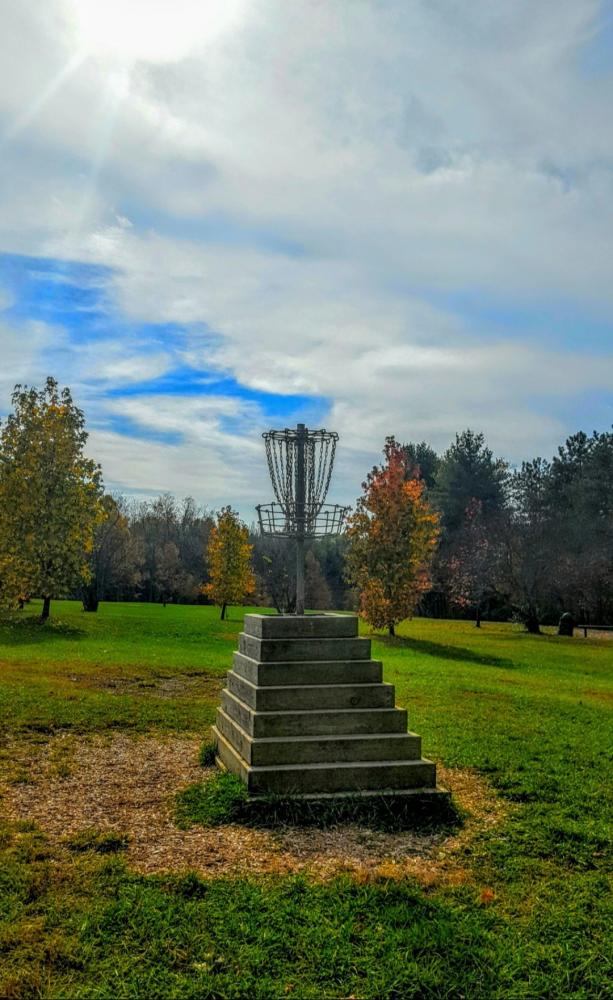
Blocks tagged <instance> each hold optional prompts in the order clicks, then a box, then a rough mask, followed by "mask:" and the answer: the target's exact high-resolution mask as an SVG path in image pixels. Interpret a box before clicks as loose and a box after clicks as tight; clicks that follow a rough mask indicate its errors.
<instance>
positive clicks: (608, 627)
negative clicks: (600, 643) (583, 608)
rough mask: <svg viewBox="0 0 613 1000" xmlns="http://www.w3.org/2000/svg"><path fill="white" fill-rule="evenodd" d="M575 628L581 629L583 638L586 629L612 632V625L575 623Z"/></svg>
mask: <svg viewBox="0 0 613 1000" xmlns="http://www.w3.org/2000/svg"><path fill="white" fill-rule="evenodd" d="M575 628H580V629H582V630H583V637H584V638H585V639H587V633H588V630H589V631H590V632H613V625H575Z"/></svg>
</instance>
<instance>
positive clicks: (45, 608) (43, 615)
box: [40, 597, 51, 622]
mask: <svg viewBox="0 0 613 1000" xmlns="http://www.w3.org/2000/svg"><path fill="white" fill-rule="evenodd" d="M50 607H51V598H50V597H43V610H42V611H41V613H40V620H41V622H46V621H47V619H48V617H49V608H50Z"/></svg>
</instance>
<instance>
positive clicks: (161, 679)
mask: <svg viewBox="0 0 613 1000" xmlns="http://www.w3.org/2000/svg"><path fill="white" fill-rule="evenodd" d="M68 680H69V681H72V683H73V684H76V685H77V686H79V687H87V688H96V689H97V690H99V691H104V692H105V693H107V694H129V695H139V694H140V695H153V696H154V697H156V698H189V697H192V696H193V697H202V696H203V695H206V694H211V695H212V694H213V693H214V692H215V691H218V690H221V687H222V678H218V677H211V676H210V675H208V674H205V673H204V672H201V671H194V673H181V674H150V675H149V676H148V677H147V679H144V678H142V677H108V676H103V677H97V676H96V675H92V674H70V675H69V676H68Z"/></svg>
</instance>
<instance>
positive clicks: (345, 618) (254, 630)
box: [244, 615, 358, 639]
mask: <svg viewBox="0 0 613 1000" xmlns="http://www.w3.org/2000/svg"><path fill="white" fill-rule="evenodd" d="M244 631H245V632H246V634H247V635H253V636H255V637H256V638H257V639H352V638H354V637H355V636H357V634H358V619H357V615H245V625H244Z"/></svg>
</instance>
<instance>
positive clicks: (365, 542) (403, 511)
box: [347, 438, 439, 635]
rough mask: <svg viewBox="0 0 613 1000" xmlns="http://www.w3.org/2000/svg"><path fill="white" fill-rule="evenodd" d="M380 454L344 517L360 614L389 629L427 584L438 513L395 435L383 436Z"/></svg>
mask: <svg viewBox="0 0 613 1000" xmlns="http://www.w3.org/2000/svg"><path fill="white" fill-rule="evenodd" d="M384 454H385V458H386V462H385V464H384V465H383V466H382V467H381V468H377V467H375V468H374V469H373V470H372V472H370V473H369V474H368V476H367V479H366V482H365V483H363V489H364V493H363V495H362V496H361V497H360V499H359V500H358V504H357V510H356V512H355V514H353V515H352V516H351V518H350V519H349V527H348V530H347V535H348V537H349V542H350V546H349V555H348V559H347V567H348V578H349V580H350V582H351V583H353V584H354V586H356V587H357V589H358V591H359V595H360V614H361V615H362V617H364V618H365V619H366V621H367V622H369V624H370V625H372V626H373V627H374V628H387V629H389V632H390V634H391V635H393V634H394V628H395V626H396V624H397V623H398V622H400V621H402V620H403V619H404V618H408V617H410V616H411V615H412V613H413V611H414V610H415V605H416V604H417V601H418V600H419V597H420V595H421V594H422V593H423V592H424V590H426V589H427V588H428V587H429V585H430V578H429V567H430V562H431V559H432V555H433V552H434V548H435V546H436V543H437V539H438V534H439V530H438V516H437V514H436V513H435V512H434V511H433V510H432V508H431V507H430V505H429V503H428V502H427V500H426V499H425V497H424V483H423V482H422V480H421V479H418V478H416V476H415V474H414V471H413V470H412V469H411V468H410V467H409V466H408V464H407V458H406V454H405V452H404V450H403V449H402V448H401V447H400V446H399V445H398V444H396V441H395V440H394V438H387V440H386V443H385V448H384Z"/></svg>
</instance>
